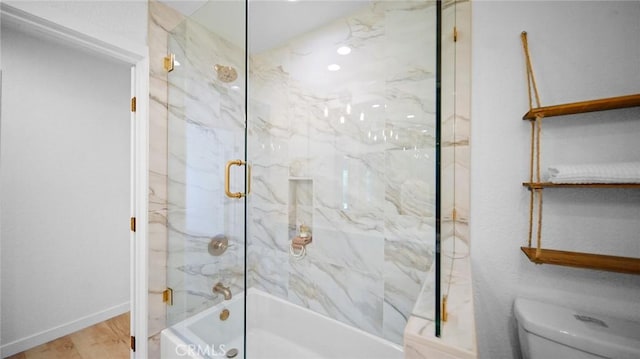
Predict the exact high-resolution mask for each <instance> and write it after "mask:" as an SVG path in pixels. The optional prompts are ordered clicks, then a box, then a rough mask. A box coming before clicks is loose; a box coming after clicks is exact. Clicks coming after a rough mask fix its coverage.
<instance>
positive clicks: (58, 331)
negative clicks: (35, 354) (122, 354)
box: [0, 302, 131, 358]
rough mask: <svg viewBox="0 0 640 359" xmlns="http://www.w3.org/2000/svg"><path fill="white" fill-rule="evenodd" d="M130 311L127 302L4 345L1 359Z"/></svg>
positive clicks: (1, 349)
mask: <svg viewBox="0 0 640 359" xmlns="http://www.w3.org/2000/svg"><path fill="white" fill-rule="evenodd" d="M129 310H131V307H130V304H129V302H125V303H122V304H118V305H115V306H113V307H111V308H107V309H105V310H102V311H99V312H96V313H93V314H90V315H87V316H84V317H82V318H79V319H76V320H74V321H71V322H68V323H66V324H62V325H59V326H57V327H53V328H51V329H47V330H44V331H42V332H40V333H36V334H33V335H30V336H28V337H25V338H22V339H18V340H15V341H13V342H11V343H7V344H4V345H2V346H1V347H0V353H1V354H2V357H3V358H6V357H9V356H11V355H14V354H17V353H20V352H23V351H25V350H28V349H31V348H33V347H36V346H38V345H40V344H44V343H47V342H50V341H52V340H54V339H57V338H60V337H63V336H65V335H68V334H71V333H74V332H77V331H78V330H81V329H84V328H87V327H90V326H92V325H94V324H98V323H100V322H103V321H105V320H107V319H110V318H113V317H115V316H118V315H120V314H124V313H126V312H128V311H129Z"/></svg>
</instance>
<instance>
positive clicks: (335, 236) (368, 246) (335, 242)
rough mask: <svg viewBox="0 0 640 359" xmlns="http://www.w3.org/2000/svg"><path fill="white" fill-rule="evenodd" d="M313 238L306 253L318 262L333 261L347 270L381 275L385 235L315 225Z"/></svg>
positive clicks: (332, 262)
mask: <svg viewBox="0 0 640 359" xmlns="http://www.w3.org/2000/svg"><path fill="white" fill-rule="evenodd" d="M311 230H312V231H313V242H312V243H311V244H310V245H308V246H307V256H308V257H309V258H311V259H312V260H313V261H315V262H323V263H331V264H333V265H336V266H340V267H344V268H345V269H348V270H356V271H361V272H366V273H372V274H374V275H376V276H378V277H382V274H383V270H384V268H383V265H384V238H383V237H382V235H377V236H373V235H362V234H356V233H347V232H345V231H343V230H342V229H341V228H334V227H321V226H315V227H312V228H311Z"/></svg>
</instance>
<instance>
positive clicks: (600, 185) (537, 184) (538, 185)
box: [522, 182, 640, 189]
mask: <svg viewBox="0 0 640 359" xmlns="http://www.w3.org/2000/svg"><path fill="white" fill-rule="evenodd" d="M522 185H523V186H525V187H528V188H529V189H541V188H553V187H557V188H571V187H574V188H640V183H551V182H524V183H522Z"/></svg>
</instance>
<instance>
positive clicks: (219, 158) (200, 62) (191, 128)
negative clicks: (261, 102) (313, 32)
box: [167, 1, 246, 350]
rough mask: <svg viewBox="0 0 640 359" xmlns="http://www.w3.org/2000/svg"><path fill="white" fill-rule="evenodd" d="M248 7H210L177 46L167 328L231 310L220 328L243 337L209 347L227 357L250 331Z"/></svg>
mask: <svg viewBox="0 0 640 359" xmlns="http://www.w3.org/2000/svg"><path fill="white" fill-rule="evenodd" d="M244 6H245V2H244V1H223V2H209V3H207V4H205V5H204V6H202V7H201V8H199V9H198V10H197V11H195V12H194V13H193V14H192V15H191V16H189V17H187V18H185V19H184V20H183V21H182V22H181V23H180V24H178V25H177V26H176V27H175V28H174V29H173V30H171V32H170V34H169V38H168V53H169V54H171V55H170V57H171V56H173V59H172V61H170V60H171V59H170V58H169V59H168V60H167V66H168V71H169V72H168V76H167V81H168V94H167V95H168V103H169V108H168V110H169V111H168V113H169V114H168V122H167V123H168V128H167V132H168V143H167V146H168V151H167V152H168V168H167V172H168V174H167V176H168V177H167V180H168V193H167V196H168V197H167V198H168V211H167V212H168V216H167V217H168V218H167V228H168V256H167V262H168V268H167V284H168V287H169V288H171V290H172V291H173V304H172V305H170V306H168V307H167V308H168V309H167V325H169V326H171V325H174V324H176V323H178V322H182V321H184V320H186V319H188V318H194V317H197V316H198V314H199V313H201V312H204V311H206V310H207V309H209V308H212V307H215V306H218V307H220V308H221V310H224V309H226V310H227V311H226V312H225V313H226V314H224V315H223V313H222V311H221V312H220V319H219V320H220V322H216V323H215V324H213V325H214V326H220V327H222V328H227V327H228V326H230V327H231V328H233V331H234V333H228V330H227V329H224V330H222V331H221V332H225V336H226V335H228V336H230V337H229V338H226V339H223V338H220V337H217V338H216V339H215V342H207V343H205V344H206V345H209V346H214V345H215V346H218V345H221V344H224V345H226V346H227V349H229V345H231V342H232V341H233V340H234V339H233V338H236V339H238V340H242V335H243V325H244V310H243V304H242V302H243V298H244V294H243V293H244V282H245V280H244V253H245V251H244V246H245V239H244V237H245V234H244V233H245V226H244V216H245V209H244V208H245V204H244V196H243V193H244V192H245V185H246V184H245V167H244V160H245V115H244V114H245V110H244V108H245V48H244V29H245V25H244V19H245V17H244V14H245V7H244ZM211 16H217V17H218V18H219V17H220V16H223V17H224V16H226V17H231V19H227V21H226V22H225V23H221V21H210V20H207V19H211ZM205 20H206V21H205ZM229 20H233V22H232V23H230V22H229ZM216 26H226V27H225V28H222V29H217V28H216ZM170 62H172V64H171V63H170ZM238 300H239V305H235V306H234V308H235V309H232V308H231V307H232V306H231V303H232V302H234V301H235V302H238ZM238 308H239V309H238ZM215 315H216V316H217V315H218V313H216V314H215ZM223 317H224V318H223ZM216 320H217V318H216ZM230 323H232V324H230ZM223 326H227V327H223ZM235 332H237V333H235ZM242 345H243V344H239V348H238V349H240V348H242ZM220 350H223V349H220Z"/></svg>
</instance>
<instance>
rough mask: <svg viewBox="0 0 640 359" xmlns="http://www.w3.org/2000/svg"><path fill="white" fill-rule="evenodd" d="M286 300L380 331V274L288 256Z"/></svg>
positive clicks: (366, 328)
mask: <svg viewBox="0 0 640 359" xmlns="http://www.w3.org/2000/svg"><path fill="white" fill-rule="evenodd" d="M290 264H291V273H290V275H289V300H290V301H291V302H293V303H295V304H298V305H301V306H303V307H305V308H309V309H311V310H313V311H315V312H318V313H320V314H324V315H327V316H329V317H331V318H334V319H336V320H339V321H341V322H343V323H346V324H349V325H352V326H354V327H356V328H359V329H362V330H364V331H366V332H369V333H371V334H374V335H378V336H380V335H382V302H383V298H382V293H383V290H384V289H383V285H382V280H381V278H379V277H377V276H375V275H373V274H370V273H364V272H359V271H355V270H348V269H346V268H344V267H340V266H336V265H333V264H328V263H323V262H315V261H311V260H309V259H308V258H304V259H302V260H295V259H292V260H290Z"/></svg>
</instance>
